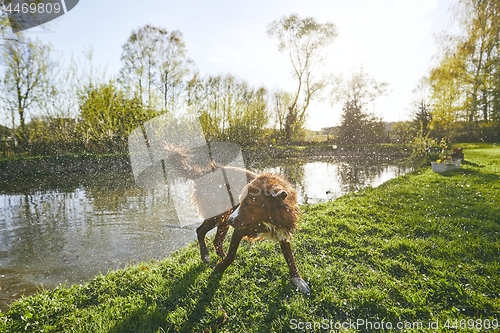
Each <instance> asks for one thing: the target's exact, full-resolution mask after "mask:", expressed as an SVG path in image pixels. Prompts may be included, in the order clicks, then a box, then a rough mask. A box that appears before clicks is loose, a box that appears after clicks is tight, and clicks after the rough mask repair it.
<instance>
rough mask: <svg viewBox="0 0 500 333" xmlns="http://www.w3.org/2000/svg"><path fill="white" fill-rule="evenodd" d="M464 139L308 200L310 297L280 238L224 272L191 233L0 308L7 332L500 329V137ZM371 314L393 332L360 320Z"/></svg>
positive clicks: (250, 249)
mask: <svg viewBox="0 0 500 333" xmlns="http://www.w3.org/2000/svg"><path fill="white" fill-rule="evenodd" d="M462 146H463V147H464V148H465V150H464V153H465V158H466V161H465V162H464V163H463V164H462V168H461V169H459V170H454V171H450V172H448V173H445V174H436V173H433V172H432V171H431V170H430V168H429V167H427V168H423V169H420V170H417V171H415V172H413V173H411V174H408V175H405V176H402V177H399V178H396V179H393V180H391V181H389V182H387V183H385V184H383V185H382V186H380V187H378V188H375V189H372V188H368V189H366V190H364V191H361V192H359V193H355V194H350V195H346V196H343V197H341V198H339V199H337V200H335V201H333V202H329V203H324V204H318V205H307V206H303V207H302V210H303V215H302V218H301V230H300V231H299V232H297V233H296V235H295V236H294V239H293V243H292V246H293V248H294V252H295V256H296V259H297V264H298V267H299V270H300V271H301V274H302V276H303V277H304V279H305V280H307V281H308V282H309V284H310V286H311V287H312V290H313V292H312V294H310V295H303V294H300V293H299V292H297V291H296V290H295V289H294V286H293V285H292V284H291V283H290V282H289V279H288V276H287V268H286V264H285V262H284V259H283V258H282V256H281V253H280V251H279V247H278V246H277V245H276V244H274V243H271V242H259V243H246V242H244V243H242V246H241V247H240V249H239V251H238V255H237V259H236V261H235V262H234V264H232V265H231V266H230V267H229V268H228V269H227V271H226V272H225V274H224V275H223V276H222V277H219V276H218V275H215V274H213V273H212V269H211V268H210V267H208V266H206V265H205V264H203V263H202V262H201V260H200V259H199V254H198V249H197V246H196V244H192V245H190V246H188V247H186V248H184V249H181V250H180V251H178V252H176V253H175V254H174V255H173V256H172V257H171V258H169V259H166V260H164V261H162V262H157V263H143V264H141V265H137V266H133V267H129V268H127V269H125V270H119V271H114V272H110V273H109V274H107V275H105V276H98V277H96V278H94V279H93V280H91V281H90V282H88V283H87V284H85V285H82V286H73V287H71V288H66V287H64V286H61V287H59V288H56V289H55V290H52V291H42V292H40V293H39V294H38V295H36V296H32V297H26V298H23V299H21V300H19V301H17V302H15V303H14V304H12V306H11V307H10V309H9V311H8V312H7V313H4V314H0V332H3V331H7V332H175V331H181V332H211V331H215V330H216V329H217V331H218V332H291V331H293V328H301V329H298V330H297V331H307V328H308V324H307V322H309V323H310V325H314V322H316V325H320V324H321V325H323V327H326V326H328V325H330V327H331V328H332V330H333V329H334V328H335V325H341V324H342V323H343V324H344V327H346V328H349V327H350V328H351V329H347V330H344V331H372V332H376V331H383V332H390V331H395V332H401V330H399V329H397V327H396V325H397V324H398V323H403V325H406V327H407V328H409V327H411V326H413V328H414V329H407V330H406V331H405V332H421V331H428V332H431V331H438V332H446V331H448V332H467V331H469V332H478V331H481V329H479V326H480V325H483V326H485V325H488V324H489V325H490V330H489V331H491V332H493V331H495V330H494V329H493V327H494V326H493V325H494V324H495V323H496V322H495V320H500V262H499V258H500V196H499V193H500V148H499V147H495V146H492V145H462ZM212 260H213V261H216V260H217V259H216V256H215V254H213V253H212ZM361 320H365V322H367V321H369V322H370V323H371V325H372V326H371V327H373V328H377V325H384V326H383V328H384V330H382V329H373V330H369V329H368V328H370V326H368V325H370V324H369V323H367V324H365V325H364V326H358V327H357V330H354V329H352V328H353V327H355V326H353V325H354V324H355V323H356V322H358V323H361V322H360V321H361ZM382 321H383V323H384V324H381V322H382ZM349 324H350V326H349ZM389 324H391V325H392V327H393V329H392V330H390V329H387V328H388V325H389ZM446 324H448V325H450V326H451V327H449V328H448V329H447V328H446V327H445V325H446ZM419 325H422V326H419ZM455 325H456V326H455ZM469 325H470V326H472V325H474V328H471V327H470V326H469ZM499 325H500V324H499ZM429 326H430V327H431V328H429ZM454 326H455V327H454ZM309 331H311V332H312V331H313V330H312V329H311V330H309ZM315 331H324V332H326V331H328V330H321V329H316V330H315Z"/></svg>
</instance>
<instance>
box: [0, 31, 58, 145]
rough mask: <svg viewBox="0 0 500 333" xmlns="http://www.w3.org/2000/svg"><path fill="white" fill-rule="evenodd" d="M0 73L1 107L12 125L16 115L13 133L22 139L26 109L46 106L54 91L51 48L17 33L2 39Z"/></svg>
mask: <svg viewBox="0 0 500 333" xmlns="http://www.w3.org/2000/svg"><path fill="white" fill-rule="evenodd" d="M2 51H3V52H2V63H3V65H4V66H5V67H4V73H3V77H2V80H1V82H0V85H1V86H0V90H1V92H2V94H1V101H2V104H3V105H4V110H7V112H10V115H9V116H10V117H11V119H12V123H13V127H14V125H15V123H16V121H15V116H16V115H17V117H18V118H19V130H18V131H17V136H18V138H19V139H20V140H21V142H24V141H25V140H26V117H27V112H28V111H29V112H31V113H33V114H35V112H36V111H37V109H38V110H40V109H43V108H44V107H46V105H47V103H49V101H50V99H51V98H52V97H53V96H54V95H55V94H56V88H55V86H54V85H53V82H54V81H55V78H56V76H57V72H58V68H57V63H56V62H55V61H54V60H52V59H51V58H52V53H53V51H52V47H51V46H50V45H46V44H43V43H41V42H40V41H38V40H35V41H33V40H30V39H29V38H25V37H23V35H21V34H19V35H18V36H17V39H16V38H9V39H5V40H4V43H3V50H2Z"/></svg>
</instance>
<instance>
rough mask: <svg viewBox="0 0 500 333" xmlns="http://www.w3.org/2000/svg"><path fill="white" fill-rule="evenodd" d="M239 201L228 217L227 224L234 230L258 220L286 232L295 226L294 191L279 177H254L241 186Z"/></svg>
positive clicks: (268, 175) (295, 198) (295, 204)
mask: <svg viewBox="0 0 500 333" xmlns="http://www.w3.org/2000/svg"><path fill="white" fill-rule="evenodd" d="M239 201H240V205H239V207H238V208H237V209H236V210H235V211H234V212H233V213H232V214H231V216H230V217H229V218H228V223H229V224H230V225H231V226H233V227H234V228H236V229H238V228H246V227H251V226H252V225H254V224H258V223H270V224H271V225H272V226H273V227H277V228H282V229H285V230H287V231H292V230H293V229H295V228H296V227H297V218H298V213H299V208H298V204H297V194H296V191H295V190H294V189H293V188H292V186H291V185H290V184H289V183H288V181H286V180H285V179H284V178H282V177H280V176H277V175H272V174H263V175H260V176H258V177H257V178H255V179H254V180H253V181H252V182H250V183H249V184H247V185H246V186H245V188H244V189H243V191H242V193H241V194H240V199H239Z"/></svg>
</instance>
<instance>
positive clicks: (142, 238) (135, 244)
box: [0, 158, 409, 311]
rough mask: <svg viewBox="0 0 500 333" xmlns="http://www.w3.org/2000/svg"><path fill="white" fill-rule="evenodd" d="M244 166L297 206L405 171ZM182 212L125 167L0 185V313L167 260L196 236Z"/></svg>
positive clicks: (302, 164) (163, 191)
mask: <svg viewBox="0 0 500 333" xmlns="http://www.w3.org/2000/svg"><path fill="white" fill-rule="evenodd" d="M247 167H248V168H249V169H250V170H252V171H255V172H262V171H267V172H273V173H280V174H284V175H286V176H287V177H288V178H289V179H290V181H291V182H292V183H293V184H294V185H295V187H296V188H297V191H298V193H299V200H300V202H301V203H304V202H307V203H316V202H321V201H327V200H333V199H335V198H336V197H338V196H341V195H343V194H345V193H347V192H350V191H357V190H359V189H361V188H363V187H366V186H373V187H375V186H378V185H380V184H382V183H383V182H385V181H387V180H388V179H391V178H393V177H396V176H398V175H401V174H404V173H406V172H408V171H409V168H407V167H402V166H397V165H393V164H392V165H391V164H388V163H387V162H386V161H381V162H378V163H377V164H370V165H368V164H364V162H363V161H359V160H357V161H356V160H353V159H352V158H349V159H344V160H343V159H338V160H336V161H334V160H329V161H314V160H308V161H304V160H296V159H284V160H281V161H274V162H268V163H265V164H264V163H257V162H255V163H253V164H252V165H247ZM179 181H180V182H182V180H179ZM182 214H184V212H183V211H182V210H179V209H177V211H176V210H175V207H174V205H173V204H172V198H171V196H170V195H169V191H168V189H167V188H159V189H154V190H145V189H141V188H139V187H137V186H136V184H135V182H134V179H133V176H132V175H131V173H129V172H113V173H109V172H101V173H97V174H93V175H89V174H86V175H72V176H71V175H70V176H68V175H67V176H64V177H58V178H57V179H55V178H54V179H35V180H30V181H29V182H22V183H19V182H17V183H9V184H0V310H3V311H5V310H6V309H7V305H8V304H9V303H10V302H11V301H13V300H15V299H17V298H19V297H20V296H21V295H29V294H32V293H34V292H36V291H37V290H38V289H39V288H40V287H42V286H43V288H53V287H55V286H57V285H58V284H60V283H66V284H67V285H68V286H69V285H72V284H75V283H83V282H85V281H87V280H89V279H90V278H92V277H93V276H95V275H97V274H99V273H101V272H102V273H106V272H107V271H108V270H110V269H117V268H122V267H125V266H127V265H128V264H133V263H137V262H141V261H148V260H156V259H162V258H165V257H166V256H168V255H169V254H170V253H172V252H173V251H175V250H177V249H179V248H180V247H182V246H184V245H186V244H187V243H189V242H192V241H194V240H195V239H196V237H195V236H196V233H195V229H196V227H197V224H191V225H184V224H180V223H179V220H181V219H182V217H183V216H182Z"/></svg>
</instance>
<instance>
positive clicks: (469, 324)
mask: <svg viewBox="0 0 500 333" xmlns="http://www.w3.org/2000/svg"><path fill="white" fill-rule="evenodd" d="M444 327H445V328H447V329H465V328H469V329H477V330H496V329H497V328H499V327H500V326H499V324H498V319H461V320H458V319H455V320H447V321H446V323H445V324H444Z"/></svg>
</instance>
